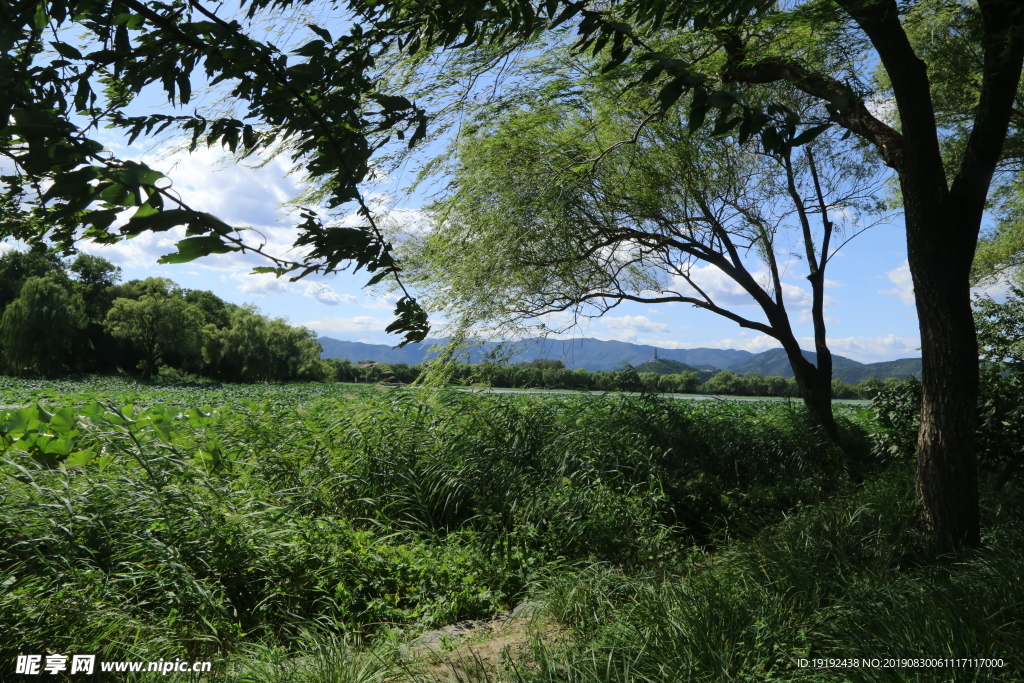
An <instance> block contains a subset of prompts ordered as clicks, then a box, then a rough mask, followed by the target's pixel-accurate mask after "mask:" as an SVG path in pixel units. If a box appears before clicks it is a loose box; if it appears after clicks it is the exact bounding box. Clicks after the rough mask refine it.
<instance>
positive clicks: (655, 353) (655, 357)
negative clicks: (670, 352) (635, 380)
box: [654, 346, 658, 360]
mask: <svg viewBox="0 0 1024 683" xmlns="http://www.w3.org/2000/svg"><path fill="white" fill-rule="evenodd" d="M654 360H658V347H657V346H655V347H654Z"/></svg>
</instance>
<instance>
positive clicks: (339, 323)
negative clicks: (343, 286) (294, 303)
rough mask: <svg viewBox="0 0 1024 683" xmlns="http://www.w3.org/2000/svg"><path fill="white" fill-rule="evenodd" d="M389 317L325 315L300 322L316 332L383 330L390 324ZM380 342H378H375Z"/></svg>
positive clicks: (381, 331)
mask: <svg viewBox="0 0 1024 683" xmlns="http://www.w3.org/2000/svg"><path fill="white" fill-rule="evenodd" d="M391 322H392V321H391V319H390V318H378V317H375V316H372V315H357V316H354V317H351V318H341V317H335V316H325V317H323V318H320V319H319V320H310V321H308V322H304V323H302V326H303V327H309V328H311V329H314V330H316V331H317V332H321V333H324V332H380V333H383V332H384V328H386V327H387V326H388V325H390V324H391ZM375 343H378V344H379V343H380V342H375Z"/></svg>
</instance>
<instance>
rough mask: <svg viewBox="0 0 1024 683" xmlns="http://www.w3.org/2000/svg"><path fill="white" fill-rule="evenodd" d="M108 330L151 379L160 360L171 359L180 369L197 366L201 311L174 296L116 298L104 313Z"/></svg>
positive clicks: (200, 337) (200, 333)
mask: <svg viewBox="0 0 1024 683" xmlns="http://www.w3.org/2000/svg"><path fill="white" fill-rule="evenodd" d="M105 325H106V328H107V331H108V332H109V333H110V335H111V336H113V337H114V338H116V339H121V340H123V341H125V342H127V343H128V344H129V345H131V346H132V347H133V348H134V349H135V350H136V351H137V352H138V353H139V354H140V355H141V356H142V362H141V363H140V364H139V369H140V370H141V371H142V374H143V375H144V376H145V377H152V376H153V375H154V374H156V371H157V370H158V369H159V367H160V364H161V361H163V360H165V359H167V357H168V356H172V355H173V356H174V357H175V359H176V360H178V361H179V362H178V363H177V364H176V365H178V366H179V367H181V366H189V365H192V368H193V369H198V368H197V367H196V366H195V364H197V363H198V362H199V360H200V358H201V355H200V354H201V349H202V339H203V337H202V325H203V314H202V312H201V311H200V310H199V309H198V308H196V307H195V306H192V305H191V304H188V303H186V302H185V301H184V300H183V299H181V298H180V297H177V296H167V295H159V294H144V295H143V296H141V297H139V298H138V299H125V298H120V299H115V300H114V305H113V306H112V307H111V309H110V311H109V312H108V313H107V317H106V322H105Z"/></svg>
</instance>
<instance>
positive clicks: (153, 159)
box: [81, 138, 920, 362]
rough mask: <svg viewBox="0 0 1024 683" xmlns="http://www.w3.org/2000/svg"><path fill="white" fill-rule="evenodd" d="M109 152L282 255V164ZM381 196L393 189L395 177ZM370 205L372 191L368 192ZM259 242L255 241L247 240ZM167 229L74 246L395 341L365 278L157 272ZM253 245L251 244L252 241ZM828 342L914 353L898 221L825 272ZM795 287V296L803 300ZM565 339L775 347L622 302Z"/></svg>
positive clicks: (879, 353)
mask: <svg viewBox="0 0 1024 683" xmlns="http://www.w3.org/2000/svg"><path fill="white" fill-rule="evenodd" d="M107 143H108V145H109V146H110V147H111V148H112V149H113V150H114V151H115V152H117V153H118V154H120V155H121V156H122V157H132V158H136V159H142V160H145V161H146V162H147V163H149V164H151V165H152V166H154V167H155V168H158V169H160V170H161V171H164V172H165V173H167V174H168V176H169V177H170V178H171V179H172V181H173V187H174V189H175V190H176V191H178V192H179V193H180V194H181V196H182V198H183V199H184V200H185V201H186V202H187V203H188V204H189V205H190V206H192V207H194V208H197V209H200V210H204V211H208V212H210V213H213V214H215V215H217V216H219V217H220V218H222V219H223V220H225V221H227V222H228V223H230V224H232V225H246V226H251V227H252V228H254V229H255V230H256V231H258V233H259V235H260V236H262V238H265V239H266V241H267V242H268V244H269V249H268V250H269V251H272V252H273V253H278V254H285V253H287V252H288V250H289V248H290V245H291V242H292V240H293V239H294V231H293V229H292V227H291V226H293V225H295V223H296V222H297V221H296V220H295V215H294V213H289V210H288V209H287V207H285V206H284V203H285V202H287V200H289V199H290V198H292V197H294V196H295V195H296V194H297V193H298V192H300V191H301V189H302V188H301V187H300V185H299V182H300V181H299V178H298V176H297V175H295V174H291V173H290V171H292V165H291V162H290V160H289V159H288V158H287V157H283V156H282V157H278V158H275V159H271V160H270V161H269V162H268V163H266V164H265V165H263V166H262V167H261V168H258V169H255V168H248V167H246V166H241V165H237V164H234V163H232V161H231V159H230V157H228V156H227V155H225V154H222V153H221V152H220V151H219V150H216V149H213V150H211V149H201V150H199V151H197V152H195V153H193V154H188V153H187V152H170V151H168V147H166V146H165V147H162V148H156V149H152V148H149V149H147V147H146V146H145V145H139V146H137V147H136V148H133V149H128V148H124V147H123V146H122V144H121V141H120V140H118V139H115V138H111V139H109V140H107ZM394 180H395V181H396V182H393V183H390V184H389V187H394V186H395V185H396V184H400V180H401V179H394ZM368 191H369V192H370V194H371V196H373V192H374V188H368ZM417 209H418V207H417V206H415V205H414V203H410V202H409V201H406V203H405V204H404V205H403V206H401V207H400V208H399V209H397V210H394V211H392V212H391V216H392V219H393V220H398V221H404V220H415V219H417V218H419V217H420V214H419V212H418V211H417ZM251 235H252V237H256V236H257V233H255V232H254V233H251ZM180 238H181V235H178V234H176V233H175V232H170V233H159V234H143V235H140V236H138V237H135V238H133V239H130V240H125V241H123V242H121V243H119V244H116V245H95V244H82V245H81V249H82V251H84V252H87V253H91V254H96V255H99V256H103V257H104V258H107V259H109V260H110V261H112V262H114V263H115V264H117V265H119V266H120V267H121V268H122V269H123V275H124V278H125V279H133V278H143V277H150V276H161V277H168V278H170V279H172V280H174V281H175V282H177V283H179V284H180V285H181V286H183V287H187V288H191V289H209V290H212V291H213V292H215V293H216V294H217V295H218V296H220V297H222V298H224V299H225V300H228V301H231V302H234V303H239V304H241V303H249V304H253V305H255V306H257V307H259V308H260V310H262V311H263V312H264V313H265V314H267V315H269V316H272V317H280V318H284V319H286V320H288V321H289V322H290V323H292V324H296V325H304V326H307V327H310V328H312V329H314V330H316V331H317V332H318V333H320V334H321V335H324V336H329V337H334V338H337V339H344V340H351V341H362V342H367V343H389V344H395V343H397V339H396V338H395V337H393V336H390V335H387V334H385V333H384V328H385V327H386V326H387V325H388V323H389V322H390V320H391V308H392V304H393V301H394V297H393V296H386V295H385V296H373V295H372V294H371V293H369V292H367V291H365V290H364V289H363V288H362V285H363V284H365V282H366V280H367V279H368V276H367V274H366V273H362V272H360V273H347V272H346V273H342V274H339V275H336V276H330V277H326V278H324V277H313V278H309V279H307V280H302V281H299V282H296V283H290V282H288V281H287V279H284V278H282V279H278V278H274V277H273V276H270V275H253V274H251V273H250V271H251V269H252V267H253V266H256V265H265V264H264V263H263V262H262V261H261V259H260V257H257V256H252V255H245V256H243V255H238V254H225V255H214V256H210V257H206V258H204V259H201V260H198V261H194V262H192V263H189V264H180V265H159V264H157V263H156V261H157V259H158V258H159V257H160V256H161V255H163V254H166V253H169V252H172V251H174V247H173V243H174V241H175V240H176V239H180ZM254 241H258V240H254ZM829 268H830V270H829V272H828V281H829V286H828V288H827V297H828V299H827V311H826V312H827V315H828V318H829V319H830V321H831V322H830V323H829V330H828V337H829V340H830V344H831V346H832V348H833V351H834V352H835V353H838V354H840V355H844V356H847V357H850V358H853V359H855V360H859V361H862V362H874V361H881V360H892V359H895V358H906V357H913V356H917V355H920V354H919V352H918V351H917V350H916V349H917V347H918V345H919V337H918V329H917V318H916V314H915V311H914V306H913V296H912V287H911V284H910V275H909V271H908V270H907V266H906V245H905V238H904V234H903V227H902V225H901V224H900V223H899V222H898V221H896V222H893V223H890V224H883V225H880V226H877V227H874V228H872V229H870V230H868V231H867V232H865V233H863V234H861V235H860V236H858V237H857V238H855V239H854V240H853V241H851V242H850V243H849V244H847V245H846V246H844V247H843V248H842V250H841V251H840V252H839V254H838V255H837V256H836V257H835V258H834V259H833V261H832V262H831V263H830V265H829ZM701 281H702V282H704V283H705V287H706V289H707V291H708V292H709V293H711V294H713V295H714V296H715V298H716V299H719V300H721V301H722V302H723V303H725V304H728V305H729V306H730V307H734V308H735V309H736V310H737V311H738V312H740V313H741V314H744V315H747V316H750V317H760V316H757V315H756V309H755V308H754V307H753V306H752V302H751V301H750V300H749V299H748V298H747V297H746V295H745V294H743V293H742V292H740V291H739V290H738V288H737V287H736V286H735V285H734V284H732V283H731V281H729V280H728V279H727V278H725V277H724V275H722V274H721V273H720V272H719V271H717V270H715V269H713V268H711V267H708V268H706V269H705V270H704V272H703V273H702V280H701ZM785 281H786V282H787V283H788V285H790V288H789V292H788V294H789V297H788V298H789V301H790V307H791V314H792V316H793V318H794V319H796V320H798V321H799V320H804V321H805V322H797V324H796V329H797V333H798V336H801V337H805V338H807V339H806V342H805V347H807V348H812V347H813V345H812V344H811V342H810V337H811V334H812V331H811V326H810V324H809V323H808V322H806V320H807V313H808V311H809V308H808V306H809V300H810V289H809V287H807V286H806V283H805V281H803V280H802V279H801V278H800V276H799V274H798V273H794V274H793V275H792V276H790V277H787V278H785ZM800 290H802V292H801V291H800ZM569 334H570V335H572V336H586V337H594V338H598V339H617V340H622V341H628V342H634V343H641V344H653V345H657V346H661V347H665V348H692V347H700V346H706V347H715V348H737V349H746V350H750V351H754V352H758V351H764V350H767V349H769V348H773V347H775V346H777V344H776V343H775V342H774V340H772V339H769V338H766V337H764V336H761V335H758V334H756V333H751V332H749V331H745V330H742V329H741V328H739V327H738V326H737V325H736V324H735V323H732V322H730V321H728V320H724V319H722V318H720V317H718V316H716V315H714V314H711V313H707V312H704V311H700V310H697V309H695V308H693V307H691V306H689V305H685V304H661V305H657V306H649V305H642V304H633V303H625V304H622V305H621V306H619V307H617V308H615V309H613V310H612V311H611V312H610V313H608V314H607V315H605V316H604V317H603V318H601V319H597V320H593V321H590V322H587V323H584V324H583V325H582V326H581V327H580V328H578V329H576V330H573V331H570V332H569Z"/></svg>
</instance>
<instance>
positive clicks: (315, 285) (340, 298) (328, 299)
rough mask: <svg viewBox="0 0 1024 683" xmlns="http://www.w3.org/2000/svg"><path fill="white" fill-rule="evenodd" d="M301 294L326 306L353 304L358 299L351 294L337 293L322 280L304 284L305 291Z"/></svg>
mask: <svg viewBox="0 0 1024 683" xmlns="http://www.w3.org/2000/svg"><path fill="white" fill-rule="evenodd" d="M302 295H303V296H307V297H309V298H310V299H315V300H317V301H319V302H320V303H322V304H326V305H328V306H337V305H338V304H354V303H356V302H357V301H358V299H357V298H356V297H354V296H352V295H351V294H338V293H337V292H335V291H334V289H332V288H331V286H330V285H327V284H324V283H322V282H310V283H309V284H307V285H306V291H305V292H303V293H302Z"/></svg>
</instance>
